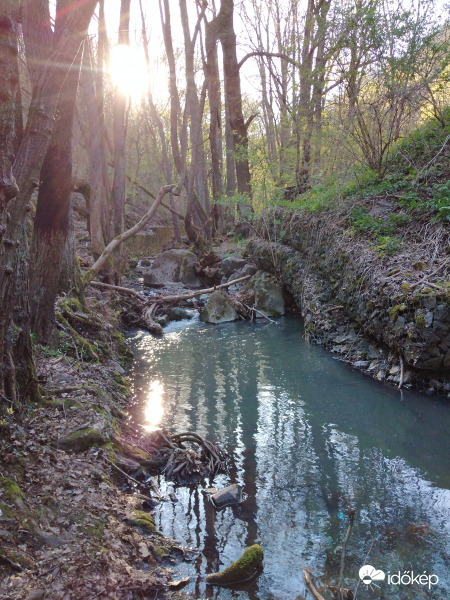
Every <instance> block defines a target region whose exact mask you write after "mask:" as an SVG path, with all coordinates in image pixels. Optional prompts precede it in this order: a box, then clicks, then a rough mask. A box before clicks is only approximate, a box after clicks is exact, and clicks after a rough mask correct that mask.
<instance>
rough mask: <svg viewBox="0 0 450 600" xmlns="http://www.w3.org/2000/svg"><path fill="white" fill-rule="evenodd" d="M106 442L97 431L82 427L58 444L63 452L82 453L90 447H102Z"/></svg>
mask: <svg viewBox="0 0 450 600" xmlns="http://www.w3.org/2000/svg"><path fill="white" fill-rule="evenodd" d="M106 442H107V440H106V438H105V436H104V435H102V434H101V433H100V432H99V431H98V430H97V429H93V428H91V427H83V429H78V430H76V431H72V432H70V433H69V434H67V435H66V437H65V438H64V439H63V440H61V442H60V443H59V445H60V447H61V448H63V449H64V450H72V451H73V452H84V451H85V450H88V449H89V448H92V446H103V445H104V444H106Z"/></svg>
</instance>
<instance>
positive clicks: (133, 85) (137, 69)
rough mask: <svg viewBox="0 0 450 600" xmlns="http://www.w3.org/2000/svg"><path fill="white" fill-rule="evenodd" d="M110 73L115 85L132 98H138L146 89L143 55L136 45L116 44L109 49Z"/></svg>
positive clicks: (145, 66) (146, 80) (146, 79)
mask: <svg viewBox="0 0 450 600" xmlns="http://www.w3.org/2000/svg"><path fill="white" fill-rule="evenodd" d="M109 70H110V75H111V80H112V82H113V84H114V86H115V87H117V88H118V89H119V90H120V91H121V92H122V93H123V94H125V95H126V96H129V97H131V99H132V100H139V99H140V98H142V96H143V95H144V94H145V93H146V91H147V89H148V71H147V65H146V64H145V57H144V56H143V54H141V53H140V52H139V51H138V49H137V48H136V47H133V46H125V45H118V46H115V47H114V48H113V49H112V50H111V57H110V67H109Z"/></svg>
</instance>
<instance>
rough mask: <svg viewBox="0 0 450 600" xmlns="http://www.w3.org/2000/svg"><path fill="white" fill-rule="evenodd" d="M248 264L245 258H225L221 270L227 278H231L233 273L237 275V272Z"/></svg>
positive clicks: (233, 256) (232, 256)
mask: <svg viewBox="0 0 450 600" xmlns="http://www.w3.org/2000/svg"><path fill="white" fill-rule="evenodd" d="M246 264H247V261H246V259H245V258H241V257H240V256H235V255H233V254H232V255H231V256H228V257H227V258H224V259H223V261H222V262H221V263H220V270H221V271H222V273H223V274H224V275H225V277H229V276H230V275H231V274H232V273H235V272H236V271H237V270H239V269H242V267H244V266H245V265H246Z"/></svg>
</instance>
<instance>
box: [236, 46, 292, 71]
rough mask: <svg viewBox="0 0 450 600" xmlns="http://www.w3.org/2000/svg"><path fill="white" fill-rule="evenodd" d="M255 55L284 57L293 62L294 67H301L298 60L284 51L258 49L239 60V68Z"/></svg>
mask: <svg viewBox="0 0 450 600" xmlns="http://www.w3.org/2000/svg"><path fill="white" fill-rule="evenodd" d="M253 56H267V57H268V58H282V59H283V60H285V61H287V62H288V63H291V65H294V67H297V68H300V65H299V64H298V62H297V61H296V60H294V59H293V58H291V57H290V56H288V55H287V54H283V53H282V52H265V51H263V50H258V51H255V52H249V53H248V54H246V55H245V56H244V58H242V59H241V60H240V61H239V62H238V66H237V67H238V70H239V69H240V68H241V67H242V65H243V64H244V63H245V62H247V61H248V59H249V58H253Z"/></svg>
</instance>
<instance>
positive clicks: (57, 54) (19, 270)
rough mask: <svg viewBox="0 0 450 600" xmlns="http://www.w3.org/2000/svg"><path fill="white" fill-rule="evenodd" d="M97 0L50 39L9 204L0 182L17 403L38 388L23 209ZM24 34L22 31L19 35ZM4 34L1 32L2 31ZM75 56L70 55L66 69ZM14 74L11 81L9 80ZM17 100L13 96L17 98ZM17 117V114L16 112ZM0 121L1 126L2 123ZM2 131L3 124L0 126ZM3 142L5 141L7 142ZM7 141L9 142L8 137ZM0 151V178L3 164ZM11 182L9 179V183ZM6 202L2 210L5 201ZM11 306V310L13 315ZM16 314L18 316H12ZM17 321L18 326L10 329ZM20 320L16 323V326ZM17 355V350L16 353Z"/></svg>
mask: <svg viewBox="0 0 450 600" xmlns="http://www.w3.org/2000/svg"><path fill="white" fill-rule="evenodd" d="M31 4H32V3H26V4H25V5H24V7H23V14H24V24H25V22H26V20H27V18H29V14H28V9H29V8H30V6H31ZM95 5H96V0H87V1H86V2H83V3H82V4H78V5H77V6H76V7H75V8H74V9H73V10H71V11H70V12H69V13H68V15H67V20H66V22H65V26H64V28H63V31H61V35H60V36H58V37H56V36H55V39H54V45H53V49H52V51H51V54H50V55H49V56H48V57H47V60H46V61H45V62H44V63H43V64H42V68H41V72H40V75H39V77H38V78H36V84H35V85H34V88H33V96H32V100H31V104H30V107H29V111H28V119H27V124H26V127H25V130H24V132H23V135H22V138H21V141H20V145H19V146H18V148H17V151H16V153H15V156H14V154H10V155H8V157H7V158H8V160H9V161H10V162H11V156H13V157H14V159H13V160H14V162H13V168H12V173H13V174H14V177H15V179H16V184H17V187H18V188H19V191H18V192H17V195H16V197H15V199H14V201H13V200H12V196H11V192H12V187H11V184H8V182H7V180H6V185H5V183H4V182H3V181H2V183H0V198H2V202H1V204H0V225H3V223H4V224H5V227H4V231H3V235H2V236H1V248H0V303H1V308H2V309H1V311H0V314H1V317H0V340H1V342H0V361H1V362H0V390H4V392H0V393H2V394H3V395H4V396H8V397H9V398H11V400H13V401H14V400H16V398H17V394H16V390H18V391H19V393H20V394H21V398H22V399H23V397H24V396H30V397H36V396H37V395H38V386H37V382H36V378H35V376H34V367H33V361H32V350H31V346H30V335H29V334H30V328H29V304H28V300H29V299H28V288H27V286H28V265H29V263H28V260H29V258H28V246H27V235H26V234H27V231H26V222H27V221H26V214H27V205H28V202H29V200H30V198H31V194H32V192H33V189H34V187H35V186H36V184H37V182H38V181H39V174H40V170H41V166H42V163H43V160H44V157H45V154H46V152H47V147H48V144H49V142H50V137H51V132H52V126H53V117H54V112H55V107H56V102H57V98H56V95H55V78H56V79H57V78H58V72H57V69H58V67H55V65H61V64H64V63H65V60H64V59H66V58H67V55H68V51H69V49H70V48H72V47H73V46H74V45H75V41H76V40H78V44H79V41H80V40H81V39H82V38H83V37H84V35H85V32H86V30H87V27H88V25H89V21H90V19H91V17H92V14H93V12H94V8H95ZM15 9H16V5H15V3H14V2H11V3H10V2H6V3H5V2H3V3H2V5H1V7H0V27H1V28H2V30H4V32H5V35H3V34H2V35H1V36H0V61H1V63H2V64H4V65H5V67H6V70H5V69H3V68H2V69H1V70H0V72H1V73H2V75H0V76H1V77H2V78H4V81H5V83H6V88H5V89H6V93H5V92H4V90H2V91H3V94H2V96H1V97H0V104H1V107H2V111H3V108H4V107H5V108H7V106H8V103H9V102H10V101H11V98H12V92H13V91H14V89H15V87H16V86H17V84H18V81H19V78H18V72H17V67H16V66H15V64H16V61H17V42H18V30H19V24H18V20H17V19H18V17H17V14H16V11H15ZM25 30H26V26H25V29H24V31H25ZM2 33H3V31H2ZM74 56H75V53H73V54H72V56H71V60H70V61H69V64H71V62H72V60H73V58H74ZM11 75H15V79H13V78H11ZM16 97H17V96H16ZM15 112H16V113H17V111H15ZM0 121H2V122H4V121H5V119H4V118H2V119H1V120H0ZM2 128H3V125H2ZM5 132H6V133H7V134H8V136H11V135H14V128H12V127H11V124H10V123H6V125H5ZM7 139H8V138H7ZM10 139H11V138H10ZM1 154H3V151H0V164H1V165H2V171H1V173H2V179H3V180H4V179H5V178H4V176H3V173H5V169H4V167H3V165H5V164H6V159H5V157H3V156H2V155H1ZM11 181H12V180H11ZM6 197H8V198H9V203H8V206H6V204H7V203H6V202H5V198H6ZM14 307H16V311H14ZM17 311H19V314H17ZM15 321H17V323H18V324H17V325H16V324H15ZM19 321H20V324H19ZM16 350H17V351H16Z"/></svg>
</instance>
